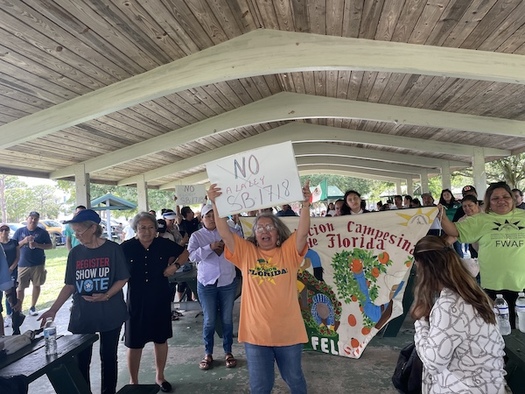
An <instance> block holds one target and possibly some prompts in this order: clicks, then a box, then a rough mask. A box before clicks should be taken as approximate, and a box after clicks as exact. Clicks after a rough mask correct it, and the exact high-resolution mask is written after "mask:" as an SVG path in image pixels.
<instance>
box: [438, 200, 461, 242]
mask: <svg viewBox="0 0 525 394" xmlns="http://www.w3.org/2000/svg"><path fill="white" fill-rule="evenodd" d="M438 219H439V220H440V221H441V228H443V231H444V232H445V234H447V235H450V236H452V237H459V232H458V229H457V227H456V225H455V224H454V223H453V222H451V221H450V219H449V218H448V217H447V215H446V214H445V208H444V207H443V205H441V204H439V205H438Z"/></svg>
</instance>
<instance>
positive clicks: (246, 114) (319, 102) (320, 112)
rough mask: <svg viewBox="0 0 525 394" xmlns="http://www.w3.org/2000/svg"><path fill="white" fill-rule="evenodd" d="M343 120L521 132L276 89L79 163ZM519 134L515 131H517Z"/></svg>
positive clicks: (387, 138)
mask: <svg viewBox="0 0 525 394" xmlns="http://www.w3.org/2000/svg"><path fill="white" fill-rule="evenodd" d="M334 117H335V118H344V119H357V118H362V119H368V120H374V121H379V122H394V121H395V119H402V120H401V121H398V123H399V122H400V123H404V124H410V125H415V126H424V127H440V126H439V125H443V127H446V128H451V129H457V130H465V131H476V132H481V133H490V134H499V133H506V134H509V135H510V134H512V135H517V134H518V133H522V131H523V130H525V122H524V121H511V120H507V119H500V118H489V117H483V116H470V115H464V114H454V113H450V112H441V111H429V110H422V109H417V108H405V107H399V106H393V105H384V104H374V103H364V102H356V101H350V100H342V99H334V98H329V97H319V96H308V95H303V94H297V93H279V94H276V95H273V96H270V97H268V98H265V99H263V100H259V101H256V102H254V103H252V104H248V105H245V106H243V107H241V108H237V109H235V110H233V111H229V112H226V113H224V114H221V115H217V116H214V117H212V118H209V119H206V120H203V121H200V122H197V123H194V124H191V125H189V126H186V127H183V128H181V129H178V130H173V131H171V132H169V133H166V134H163V135H161V136H158V137H154V138H150V139H148V140H146V141H143V142H140V143H137V144H134V145H131V146H129V147H126V148H122V149H119V150H116V151H114V152H110V153H107V154H104V155H101V156H98V157H95V158H93V159H90V160H87V161H85V162H83V164H85V166H86V170H87V171H88V172H94V171H100V170H102V169H104V168H109V167H111V166H114V165H117V164H120V163H123V162H126V161H129V160H134V159H136V158H137V157H140V156H146V155H148V154H152V153H155V152H159V151H162V150H164V149H166V148H167V147H171V146H175V145H180V144H184V143H188V142H191V141H194V140H197V139H199V138H204V137H207V136H209V135H212V134H217V133H221V132H224V131H228V130H231V129H234V128H238V127H244V126H249V125H253V124H260V123H269V122H279V121H284V120H297V119H306V118H318V119H323V118H334ZM295 127H303V128H305V129H306V128H311V129H312V130H313V129H314V128H317V130H318V132H323V133H324V132H325V130H326V129H327V128H328V127H327V126H319V125H309V124H305V123H301V124H298V125H297V126H295ZM335 130H337V131H338V133H339V135H340V137H334V138H337V139H334V140H337V141H348V142H355V143H364V144H375V145H381V146H397V147H400V148H405V149H414V150H420V151H422V152H425V151H427V152H435V153H443V154H452V155H460V156H467V157H469V159H470V158H471V157H472V156H473V149H474V147H475V145H463V144H454V143H449V142H441V141H432V140H421V139H418V138H410V137H400V136H393V135H388V134H379V133H370V132H365V131H359V130H348V129H335ZM520 136H521V134H520ZM485 154H486V155H487V156H491V157H492V156H503V157H506V156H509V155H510V151H508V150H504V149H494V148H485ZM73 170H74V166H70V167H65V168H62V169H60V170H56V171H54V172H53V173H52V174H51V178H54V179H57V178H64V177H68V176H71V175H72V174H73Z"/></svg>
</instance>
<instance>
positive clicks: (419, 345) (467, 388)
mask: <svg viewBox="0 0 525 394" xmlns="http://www.w3.org/2000/svg"><path fill="white" fill-rule="evenodd" d="M414 260H415V261H416V269H417V284H416V288H415V290H414V296H415V297H414V298H415V300H414V304H413V306H412V311H411V314H412V317H413V318H414V319H415V328H416V334H415V343H416V349H417V353H418V355H419V357H420V358H421V361H422V362H423V367H424V369H423V393H469V394H499V393H504V392H505V379H504V375H505V371H504V369H503V367H504V362H503V356H504V352H503V349H504V348H505V343H504V341H503V338H502V337H501V335H500V333H499V330H498V327H497V325H496V317H495V314H494V310H493V304H492V301H491V300H490V299H489V298H488V296H487V295H486V294H485V292H484V291H483V290H482V289H481V288H480V287H479V285H478V284H477V283H476V280H475V279H474V278H473V277H472V276H471V275H470V274H469V272H468V271H467V270H466V268H464V266H463V264H462V263H461V261H460V259H459V257H458V255H457V254H456V253H455V252H454V249H451V248H450V247H449V246H448V245H447V244H446V242H445V241H444V240H443V239H441V238H439V237H436V236H433V235H427V236H426V237H423V238H422V239H421V240H419V242H418V243H417V244H416V246H415V248H414Z"/></svg>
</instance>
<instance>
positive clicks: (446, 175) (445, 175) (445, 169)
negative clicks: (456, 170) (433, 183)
mask: <svg viewBox="0 0 525 394" xmlns="http://www.w3.org/2000/svg"><path fill="white" fill-rule="evenodd" d="M451 187H452V179H451V176H450V164H449V162H448V161H444V162H443V165H442V166H441V188H442V189H443V190H444V189H450V190H452V189H451Z"/></svg>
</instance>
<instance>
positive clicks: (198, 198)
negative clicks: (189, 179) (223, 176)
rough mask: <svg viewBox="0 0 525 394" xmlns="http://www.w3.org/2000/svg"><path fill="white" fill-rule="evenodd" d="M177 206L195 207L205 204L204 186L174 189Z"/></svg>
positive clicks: (187, 186)
mask: <svg viewBox="0 0 525 394" xmlns="http://www.w3.org/2000/svg"><path fill="white" fill-rule="evenodd" d="M175 195H176V196H177V205H197V204H205V203H206V188H205V187H204V185H180V186H176V187H175Z"/></svg>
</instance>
